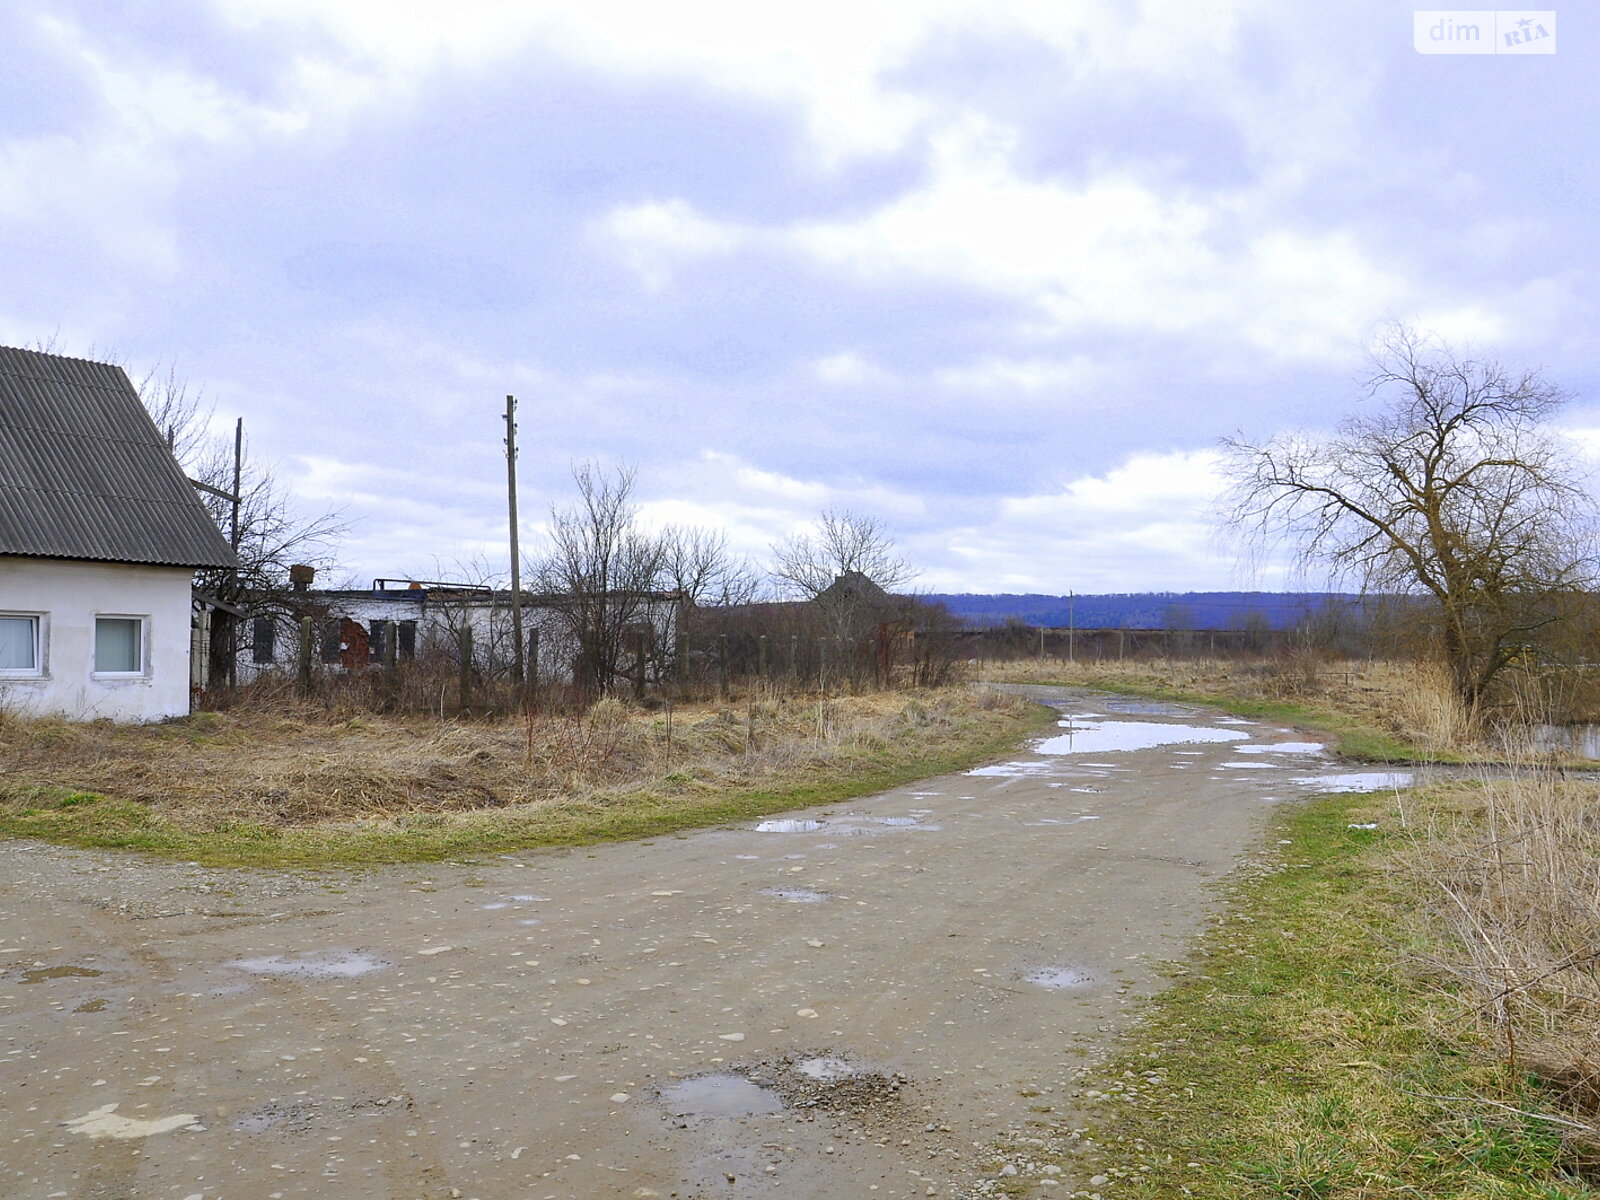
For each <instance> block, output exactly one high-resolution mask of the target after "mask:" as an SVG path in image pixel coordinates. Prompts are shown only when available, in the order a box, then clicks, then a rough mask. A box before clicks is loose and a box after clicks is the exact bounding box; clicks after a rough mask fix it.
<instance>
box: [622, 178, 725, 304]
mask: <svg viewBox="0 0 1600 1200" xmlns="http://www.w3.org/2000/svg"><path fill="white" fill-rule="evenodd" d="M596 232H597V233H598V235H599V236H600V237H602V238H603V239H605V240H607V241H609V242H610V243H612V245H613V246H614V247H615V248H616V251H617V253H618V255H619V256H620V257H621V259H622V260H623V262H625V263H626V264H627V265H628V266H629V267H631V268H632V269H633V270H634V271H636V272H638V274H639V277H640V279H641V280H643V282H644V285H645V286H646V287H647V288H649V289H650V290H651V291H660V290H661V289H662V288H664V287H666V286H667V284H668V283H669V282H670V280H671V278H672V273H673V271H674V270H675V269H676V268H677V267H679V266H680V265H682V264H684V263H689V262H696V261H698V260H700V259H704V258H710V257H714V256H720V255H725V254H729V253H732V252H733V251H734V250H736V249H738V248H739V246H740V245H741V243H743V242H744V241H745V240H746V238H745V235H744V233H743V232H742V231H741V230H739V229H737V228H735V227H733V226H731V225H728V224H724V223H721V222H718V221H712V220H708V219H707V218H705V217H702V216H701V215H700V214H699V213H697V212H695V211H694V209H693V208H692V207H691V206H690V205H688V204H686V203H685V202H684V201H682V200H669V201H665V202H660V203H658V202H653V201H652V202H649V203H645V204H633V205H627V206H624V207H621V208H616V209H613V210H612V211H611V212H609V213H607V214H606V215H605V216H604V217H602V218H601V219H600V221H599V222H598V223H597V225H596Z"/></svg>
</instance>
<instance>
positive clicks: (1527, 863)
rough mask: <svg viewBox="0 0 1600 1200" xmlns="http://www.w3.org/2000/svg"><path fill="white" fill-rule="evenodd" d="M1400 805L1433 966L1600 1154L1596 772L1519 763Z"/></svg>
mask: <svg viewBox="0 0 1600 1200" xmlns="http://www.w3.org/2000/svg"><path fill="white" fill-rule="evenodd" d="M1400 803H1401V816H1402V819H1403V820H1404V821H1405V823H1406V824H1407V825H1408V826H1409V827H1410V828H1411V829H1412V830H1413V833H1414V836H1413V838H1412V839H1411V841H1410V846H1409V848H1408V849H1407V850H1405V851H1404V852H1402V853H1401V854H1400V855H1399V857H1398V859H1397V865H1398V866H1399V867H1400V868H1401V869H1402V870H1403V871H1405V873H1406V874H1407V875H1408V876H1409V878H1410V879H1411V880H1412V881H1413V882H1414V883H1415V885H1416V888H1417V893H1418V895H1419V897H1420V898H1421V903H1422V910H1421V911H1422V914H1423V915H1424V916H1425V917H1426V919H1427V924H1428V929H1427V931H1426V937H1427V943H1425V944H1428V943H1431V944H1432V945H1433V946H1435V947H1437V948H1436V949H1434V950H1432V951H1431V952H1430V953H1429V954H1427V956H1426V957H1427V959H1428V962H1429V964H1430V965H1431V966H1432V967H1433V968H1434V969H1435V970H1437V971H1439V972H1442V973H1443V974H1445V975H1446V976H1447V977H1449V978H1451V979H1453V980H1454V981H1456V982H1457V983H1458V984H1459V985H1463V986H1461V987H1459V989H1457V990H1458V992H1459V994H1461V995H1463V996H1464V997H1465V998H1466V1000H1467V1001H1468V1003H1469V1005H1470V1008H1469V1009H1468V1011H1467V1012H1466V1013H1465V1014H1463V1019H1466V1020H1470V1021H1474V1022H1476V1023H1478V1024H1479V1025H1481V1026H1482V1028H1483V1029H1484V1031H1485V1032H1486V1033H1487V1034H1488V1035H1489V1038H1490V1040H1491V1042H1492V1043H1493V1044H1497V1045H1499V1046H1500V1047H1501V1048H1502V1050H1503V1052H1504V1054H1505V1055H1506V1057H1507V1058H1508V1059H1509V1060H1510V1061H1511V1063H1512V1064H1513V1065H1514V1066H1516V1067H1519V1068H1521V1069H1525V1070H1528V1071H1531V1072H1533V1073H1534V1074H1537V1075H1538V1076H1540V1077H1541V1078H1542V1079H1544V1080H1545V1081H1546V1082H1547V1083H1548V1084H1550V1085H1551V1086H1552V1087H1553V1089H1554V1090H1555V1091H1556V1093H1557V1095H1558V1098H1559V1100H1560V1102H1561V1104H1562V1105H1563V1107H1564V1108H1565V1109H1566V1110H1567V1112H1568V1113H1569V1114H1570V1115H1571V1117H1572V1118H1573V1120H1574V1127H1573V1128H1572V1129H1571V1130H1569V1132H1570V1133H1572V1134H1574V1135H1575V1136H1581V1137H1582V1138H1583V1139H1584V1140H1585V1141H1586V1142H1587V1143H1588V1146H1589V1148H1590V1149H1591V1150H1592V1151H1593V1152H1594V1153H1595V1154H1596V1155H1600V783H1596V782H1592V781H1588V780H1581V781H1580V780H1573V779H1570V778H1566V777H1563V776H1562V774H1561V773H1559V772H1556V771H1536V770H1524V771H1519V772H1517V773H1515V774H1509V775H1505V776H1500V777H1486V778H1484V779H1482V780H1480V781H1478V782H1477V783H1475V784H1468V785H1457V786H1454V787H1446V788H1441V789H1436V790H1434V791H1432V792H1430V793H1427V794H1424V795H1418V796H1410V797H1408V796H1406V795H1404V794H1403V795H1402V797H1401V801H1400Z"/></svg>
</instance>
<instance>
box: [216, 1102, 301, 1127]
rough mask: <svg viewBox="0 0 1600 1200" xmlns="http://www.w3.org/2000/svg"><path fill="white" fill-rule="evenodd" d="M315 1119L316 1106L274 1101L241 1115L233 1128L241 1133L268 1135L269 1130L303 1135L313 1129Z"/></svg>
mask: <svg viewBox="0 0 1600 1200" xmlns="http://www.w3.org/2000/svg"><path fill="white" fill-rule="evenodd" d="M315 1119H316V1106H315V1105H314V1104H309V1103H287V1104H284V1103H279V1102H277V1101H272V1102H270V1103H267V1104H263V1105H261V1106H259V1107H257V1108H253V1109H251V1110H250V1111H249V1112H246V1113H241V1114H239V1116H238V1117H236V1118H235V1119H234V1122H233V1127H234V1128H235V1129H236V1130H238V1131H239V1132H240V1133H266V1132H267V1131H268V1130H269V1129H277V1130H281V1131H284V1132H295V1133H303V1132H305V1131H306V1130H308V1129H310V1128H311V1125H312V1122H313V1121H314V1120H315Z"/></svg>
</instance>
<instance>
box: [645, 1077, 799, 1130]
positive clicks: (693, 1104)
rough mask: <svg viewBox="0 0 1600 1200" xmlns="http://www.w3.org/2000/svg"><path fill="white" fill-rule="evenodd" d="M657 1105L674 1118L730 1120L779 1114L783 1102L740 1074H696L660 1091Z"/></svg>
mask: <svg viewBox="0 0 1600 1200" xmlns="http://www.w3.org/2000/svg"><path fill="white" fill-rule="evenodd" d="M661 1103H662V1105H663V1106H664V1107H665V1108H666V1110H667V1111H668V1112H669V1113H671V1114H672V1115H673V1116H675V1117H711V1118H721V1119H731V1118H738V1117H759V1116H764V1115H765V1114H767V1113H776V1112H782V1111H783V1099H782V1097H780V1096H779V1095H778V1093H777V1092H775V1091H773V1090H772V1089H771V1088H765V1087H762V1086H761V1085H759V1084H755V1083H751V1082H750V1081H749V1080H748V1079H746V1078H745V1077H744V1076H743V1075H733V1074H727V1075H700V1076H697V1077H695V1078H694V1079H685V1080H683V1081H681V1082H679V1083H674V1084H671V1085H670V1086H668V1087H664V1088H662V1089H661Z"/></svg>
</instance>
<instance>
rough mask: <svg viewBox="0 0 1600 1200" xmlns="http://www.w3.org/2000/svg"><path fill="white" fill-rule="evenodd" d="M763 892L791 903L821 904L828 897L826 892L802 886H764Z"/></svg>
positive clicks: (775, 898) (765, 894)
mask: <svg viewBox="0 0 1600 1200" xmlns="http://www.w3.org/2000/svg"><path fill="white" fill-rule="evenodd" d="M761 894H762V895H763V896H771V897H772V898H773V899H774V900H787V901H788V902H789V903H790V904H821V903H822V902H823V901H824V900H826V899H828V894H827V893H826V892H814V891H812V890H811V889H810V888H801V887H769V888H762V889H761Z"/></svg>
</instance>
